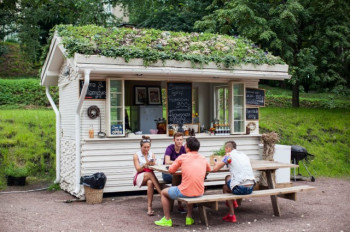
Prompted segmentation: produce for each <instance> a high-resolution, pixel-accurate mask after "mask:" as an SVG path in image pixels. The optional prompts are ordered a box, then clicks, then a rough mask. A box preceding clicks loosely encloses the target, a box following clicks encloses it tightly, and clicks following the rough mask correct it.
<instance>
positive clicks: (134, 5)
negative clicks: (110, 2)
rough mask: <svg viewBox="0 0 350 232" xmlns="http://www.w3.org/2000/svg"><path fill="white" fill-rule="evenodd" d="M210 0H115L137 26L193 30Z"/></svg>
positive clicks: (203, 14)
mask: <svg viewBox="0 0 350 232" xmlns="http://www.w3.org/2000/svg"><path fill="white" fill-rule="evenodd" d="M210 2H211V0H203V1H193V0H158V1H154V0H145V1H144V0H116V3H118V4H121V5H122V6H123V7H124V12H128V15H129V18H130V23H133V24H135V25H137V27H146V28H156V29H161V30H171V31H185V32H192V31H194V28H193V25H194V23H195V21H197V20H199V19H201V18H202V17H203V16H205V15H206V14H207V13H208V11H207V10H206V8H207V6H208V5H209V4H210Z"/></svg>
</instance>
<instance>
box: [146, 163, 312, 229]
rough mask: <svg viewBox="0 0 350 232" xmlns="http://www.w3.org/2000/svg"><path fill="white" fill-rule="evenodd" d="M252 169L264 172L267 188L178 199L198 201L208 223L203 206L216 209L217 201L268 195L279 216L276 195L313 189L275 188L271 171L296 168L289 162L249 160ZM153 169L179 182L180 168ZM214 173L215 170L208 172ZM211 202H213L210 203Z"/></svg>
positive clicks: (190, 202)
mask: <svg viewBox="0 0 350 232" xmlns="http://www.w3.org/2000/svg"><path fill="white" fill-rule="evenodd" d="M250 162H251V165H252V168H253V170H255V171H262V172H265V173H266V179H267V184H268V189H267V190H260V191H254V192H253V194H251V195H241V196H240V195H233V194H217V195H203V196H202V197H199V198H180V199H179V200H181V201H184V202H186V203H189V204H192V203H200V204H199V210H200V217H201V220H202V222H203V223H204V224H206V225H208V220H207V216H206V212H205V209H204V207H203V206H206V207H210V208H216V209H218V201H224V200H232V199H237V200H241V199H243V198H247V197H258V196H270V197H271V204H272V208H273V212H274V215H275V216H280V214H281V213H280V208H279V205H278V198H277V196H278V197H284V198H287V199H290V200H296V193H297V192H301V191H304V190H311V189H314V188H313V187H311V186H301V187H300V186H298V187H289V188H283V189H275V182H274V181H273V177H272V176H273V173H274V172H275V171H276V170H277V169H279V168H296V167H298V165H296V164H290V163H280V162H275V161H267V160H253V159H251V160H250ZM150 168H151V169H152V170H154V171H158V172H161V173H166V174H172V175H173V185H177V183H179V181H178V178H180V177H181V174H182V173H181V169H180V170H177V171H176V172H175V173H170V172H169V170H168V168H169V165H155V166H151V167H150ZM217 172H229V169H228V168H222V169H220V170H219V171H217ZM208 173H209V175H210V173H216V172H212V171H210V172H208ZM211 203H213V204H211Z"/></svg>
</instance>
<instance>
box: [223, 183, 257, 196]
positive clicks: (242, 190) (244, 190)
mask: <svg viewBox="0 0 350 232" xmlns="http://www.w3.org/2000/svg"><path fill="white" fill-rule="evenodd" d="M226 185H227V187H228V188H229V189H230V188H231V187H230V185H231V180H228V181H227V182H226ZM254 185H255V184H253V185H252V186H251V187H246V186H244V185H236V186H235V187H233V189H232V193H233V194H235V195H248V194H251V193H252V192H253V189H254Z"/></svg>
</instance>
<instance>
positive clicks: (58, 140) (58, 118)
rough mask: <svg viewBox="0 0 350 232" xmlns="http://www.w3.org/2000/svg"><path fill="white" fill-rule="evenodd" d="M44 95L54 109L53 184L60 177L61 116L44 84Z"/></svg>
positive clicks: (48, 88)
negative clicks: (54, 163) (54, 161)
mask: <svg viewBox="0 0 350 232" xmlns="http://www.w3.org/2000/svg"><path fill="white" fill-rule="evenodd" d="M46 97H47V99H49V102H50V104H51V107H52V109H53V111H55V115H56V180H55V182H54V183H55V184H57V183H59V182H60V179H61V161H60V160H61V146H60V143H61V133H60V130H61V116H60V112H59V111H58V109H57V106H56V104H55V102H54V100H53V99H52V97H51V94H50V87H49V86H46Z"/></svg>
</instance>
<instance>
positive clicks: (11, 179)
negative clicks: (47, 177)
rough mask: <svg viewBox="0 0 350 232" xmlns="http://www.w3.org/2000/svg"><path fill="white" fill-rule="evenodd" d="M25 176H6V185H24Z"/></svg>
mask: <svg viewBox="0 0 350 232" xmlns="http://www.w3.org/2000/svg"><path fill="white" fill-rule="evenodd" d="M26 178H27V177H26V176H20V177H15V176H7V186H13V185H16V186H24V185H26Z"/></svg>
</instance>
